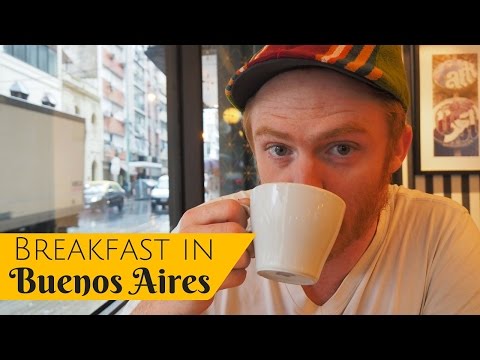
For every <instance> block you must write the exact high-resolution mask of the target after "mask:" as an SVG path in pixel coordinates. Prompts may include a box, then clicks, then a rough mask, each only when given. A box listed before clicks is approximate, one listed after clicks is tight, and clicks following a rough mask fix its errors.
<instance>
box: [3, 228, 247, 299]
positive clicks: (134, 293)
mask: <svg viewBox="0 0 480 360" xmlns="http://www.w3.org/2000/svg"><path fill="white" fill-rule="evenodd" d="M253 238H254V234H252V233H243V234H170V233H168V234H158V233H156V234H144V233H142V234H68V233H67V234H64V233H58V234H6V233H3V234H0V300H206V299H210V298H211V297H212V296H213V295H215V293H216V292H217V290H218V288H219V287H220V285H221V284H222V283H223V281H224V280H225V279H226V277H227V275H228V274H229V272H230V271H231V269H232V268H233V266H234V265H235V263H236V262H237V261H238V259H239V258H240V256H241V255H242V253H243V252H244V251H245V250H246V248H247V247H248V245H249V244H250V242H251V241H252V240H253Z"/></svg>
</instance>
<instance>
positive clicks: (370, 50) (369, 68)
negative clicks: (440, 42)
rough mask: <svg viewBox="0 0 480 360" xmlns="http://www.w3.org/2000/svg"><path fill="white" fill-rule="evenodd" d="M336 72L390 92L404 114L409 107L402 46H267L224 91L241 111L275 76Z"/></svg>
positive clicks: (238, 72) (242, 68) (239, 72)
mask: <svg viewBox="0 0 480 360" xmlns="http://www.w3.org/2000/svg"><path fill="white" fill-rule="evenodd" d="M315 66H320V67H325V68H329V69H333V70H336V71H339V72H341V73H344V74H346V75H349V76H351V77H354V78H355V79H358V80H360V81H363V82H365V83H367V84H369V85H372V86H374V87H376V88H378V89H381V90H384V91H386V92H387V93H390V94H391V95H393V97H395V98H396V99H398V100H399V101H400V102H401V104H402V106H403V108H404V109H405V111H406V110H407V109H408V106H409V104H410V95H409V92H408V85H407V78H406V74H405V67H404V65H403V60H402V51H401V47H400V46H399V45H266V46H265V47H263V48H262V49H261V50H260V51H259V52H258V53H256V54H255V55H254V56H253V57H252V58H251V59H250V60H249V62H248V63H247V64H246V65H244V66H242V67H241V68H240V69H238V70H237V72H236V73H235V75H233V76H232V78H231V79H230V81H229V82H228V85H227V87H226V88H225V94H226V95H227V98H228V100H229V101H230V102H231V103H232V105H233V106H235V107H236V108H237V109H239V110H240V111H243V110H244V109H245V105H246V104H247V101H248V99H249V98H250V97H252V96H253V95H254V94H255V93H256V92H257V91H258V90H259V89H260V87H262V85H263V84H265V83H266V82H267V81H268V80H270V79H271V78H272V77H274V76H275V75H278V74H279V73H282V72H284V71H287V70H293V69H295V68H302V67H315Z"/></svg>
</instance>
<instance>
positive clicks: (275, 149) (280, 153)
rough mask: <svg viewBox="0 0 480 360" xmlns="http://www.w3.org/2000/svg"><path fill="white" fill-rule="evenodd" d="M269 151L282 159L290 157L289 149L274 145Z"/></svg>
mask: <svg viewBox="0 0 480 360" xmlns="http://www.w3.org/2000/svg"><path fill="white" fill-rule="evenodd" d="M267 151H268V152H269V153H270V154H271V155H273V156H277V157H282V156H286V155H288V149H287V148H286V147H285V146H281V145H273V146H271V147H269V148H268V149H267Z"/></svg>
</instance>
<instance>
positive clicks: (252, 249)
mask: <svg viewBox="0 0 480 360" xmlns="http://www.w3.org/2000/svg"><path fill="white" fill-rule="evenodd" d="M247 252H248V254H249V255H250V258H254V257H255V244H254V242H253V241H252V242H251V243H250V245H248V247H247Z"/></svg>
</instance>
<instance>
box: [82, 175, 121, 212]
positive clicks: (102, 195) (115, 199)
mask: <svg viewBox="0 0 480 360" xmlns="http://www.w3.org/2000/svg"><path fill="white" fill-rule="evenodd" d="M125 197H126V192H125V190H124V189H122V187H121V186H120V184H119V183H117V182H115V181H110V180H97V181H87V182H86V183H85V187H84V190H83V199H84V207H85V209H92V210H95V209H100V210H102V211H104V210H106V209H107V208H109V207H115V206H116V207H118V210H119V211H122V209H123V205H124V204H125Z"/></svg>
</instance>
